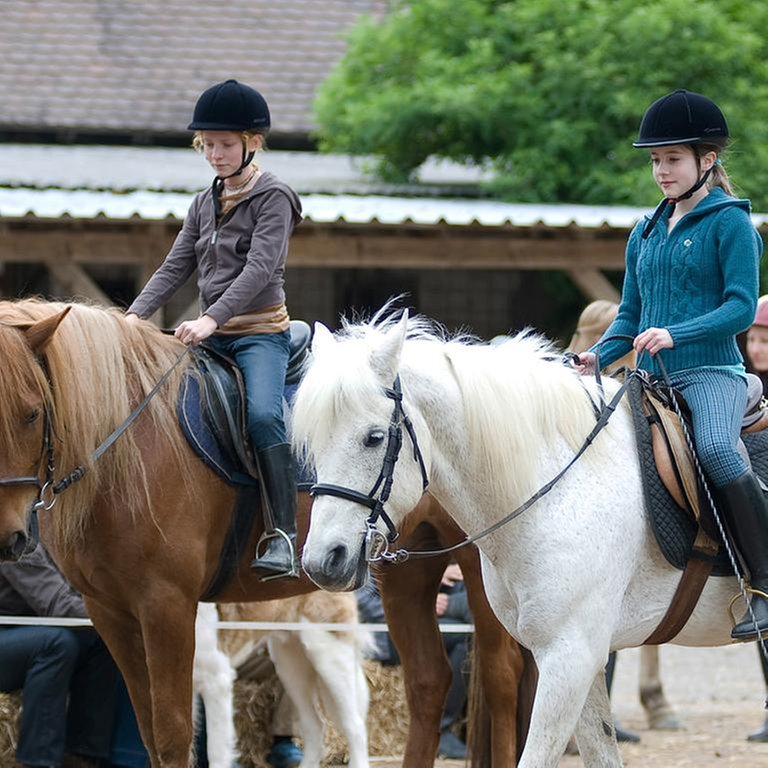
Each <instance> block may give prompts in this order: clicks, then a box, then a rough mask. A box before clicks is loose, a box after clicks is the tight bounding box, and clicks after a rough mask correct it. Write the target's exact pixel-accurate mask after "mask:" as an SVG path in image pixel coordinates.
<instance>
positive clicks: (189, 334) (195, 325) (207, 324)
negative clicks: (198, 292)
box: [173, 315, 219, 345]
mask: <svg viewBox="0 0 768 768" xmlns="http://www.w3.org/2000/svg"><path fill="white" fill-rule="evenodd" d="M218 327H219V324H218V323H217V322H216V321H215V320H214V319H213V318H212V317H210V316H209V315H203V316H202V317H198V318H197V320H185V321H184V322H183V323H181V325H179V327H178V328H177V329H176V331H175V333H174V334H173V335H174V336H175V337H176V338H177V339H179V341H182V342H184V344H188V345H189V344H199V343H200V342H201V341H204V340H205V339H207V338H208V337H209V336H210V335H211V334H212V333H213V332H214V331H215V330H216V329H217V328H218Z"/></svg>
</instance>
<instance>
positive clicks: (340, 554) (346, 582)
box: [301, 543, 368, 592]
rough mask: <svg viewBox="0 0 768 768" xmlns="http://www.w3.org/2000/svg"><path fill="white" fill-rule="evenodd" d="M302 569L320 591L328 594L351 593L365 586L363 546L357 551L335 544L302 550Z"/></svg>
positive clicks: (366, 566)
mask: <svg viewBox="0 0 768 768" xmlns="http://www.w3.org/2000/svg"><path fill="white" fill-rule="evenodd" d="M301 566H302V568H303V569H304V570H305V571H306V573H307V575H308V576H309V578H310V579H312V581H313V582H314V583H315V584H317V586H318V587H320V588H321V589H325V590H328V591H329V592H351V591H353V590H355V589H358V588H359V587H362V586H363V584H365V580H366V577H367V574H368V563H367V562H366V559H365V553H364V544H363V545H362V546H361V547H360V549H359V550H357V551H354V550H351V549H350V548H349V547H348V546H347V545H346V544H341V543H339V544H336V545H334V546H332V547H330V548H327V549H321V550H318V551H317V555H316V556H315V554H314V552H313V551H308V550H307V549H306V548H305V549H304V556H303V558H302V561H301Z"/></svg>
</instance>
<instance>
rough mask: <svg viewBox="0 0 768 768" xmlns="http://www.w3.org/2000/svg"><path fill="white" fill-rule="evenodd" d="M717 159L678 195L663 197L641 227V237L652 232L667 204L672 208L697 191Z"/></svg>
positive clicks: (644, 237)
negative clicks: (642, 227) (643, 226)
mask: <svg viewBox="0 0 768 768" xmlns="http://www.w3.org/2000/svg"><path fill="white" fill-rule="evenodd" d="M719 162H720V161H719V160H716V161H715V162H714V163H713V165H712V167H711V168H709V169H708V170H706V171H704V173H703V174H702V176H701V178H700V179H699V180H698V181H697V182H696V183H695V184H694V185H693V186H692V187H691V188H690V189H689V190H688V191H687V192H684V193H683V194H682V195H680V197H665V198H664V199H663V200H662V201H661V202H660V203H659V204H658V205H657V206H656V210H655V211H654V212H653V216H651V219H650V221H649V222H648V223H647V224H646V225H645V229H643V235H642V239H643V240H646V239H647V238H648V236H649V235H650V234H651V232H653V228H654V227H655V226H656V223H657V222H658V220H659V219H660V218H661V215H662V214H663V213H664V211H665V210H666V209H667V206H668V205H671V206H672V207H673V208H674V206H675V205H677V203H679V202H680V201H681V200H688V198H690V197H693V194H694V193H695V192H698V191H699V190H700V189H701V188H702V187H703V186H704V185H705V184H706V183H707V179H708V178H709V176H710V174H711V173H712V171H713V170H714V167H715V165H717V163H719Z"/></svg>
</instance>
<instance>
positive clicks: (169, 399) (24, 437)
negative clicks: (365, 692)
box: [0, 299, 520, 768]
mask: <svg viewBox="0 0 768 768" xmlns="http://www.w3.org/2000/svg"><path fill="white" fill-rule="evenodd" d="M184 351H185V348H184V347H183V346H182V345H181V344H180V343H179V342H178V341H177V340H176V339H174V338H173V337H169V336H165V335H163V334H162V333H161V332H160V331H159V330H157V329H156V328H154V327H153V326H152V325H151V324H149V323H142V324H139V325H137V326H133V325H131V324H129V323H126V322H125V321H124V319H123V315H122V313H120V312H119V311H117V310H114V309H105V308H99V307H91V306H86V305H82V304H63V303H54V302H45V301H40V300H33V299H28V300H21V301H15V302H0V368H1V369H2V376H0V402H1V403H2V409H0V558H3V559H17V558H19V557H20V556H21V555H22V554H23V552H24V549H25V547H26V546H27V544H28V533H27V530H28V524H29V515H30V510H31V509H32V507H37V508H38V509H39V513H38V516H39V518H40V523H41V529H42V531H43V535H44V536H45V539H46V543H47V545H48V546H49V547H50V549H51V551H52V553H53V555H54V557H55V559H56V561H57V563H58V564H59V566H60V567H61V569H62V571H63V572H64V574H65V575H66V577H67V578H68V579H69V580H70V581H71V582H72V583H73V584H74V585H75V587H76V588H77V589H79V590H80V591H81V592H82V593H83V595H84V597H85V602H86V605H87V608H88V612H89V615H90V616H91V618H92V620H93V623H94V625H95V626H96V628H97V630H98V631H99V633H100V634H101V636H102V637H103V638H104V640H105V641H106V643H107V645H108V647H109V649H110V651H111V652H112V654H113V656H114V658H115V660H116V661H117V664H118V665H119V667H120V669H121V671H122V673H123V675H124V677H125V680H126V683H127V686H128V689H129V692H130V695H131V699H132V701H133V704H134V707H135V710H136V715H137V718H138V721H139V727H140V730H141V734H142V738H143V740H144V742H145V744H146V746H147V749H148V752H149V754H150V756H151V761H152V766H153V768H159V766H163V767H164V768H187V766H188V764H189V755H190V744H191V740H192V722H191V713H192V662H193V654H194V625H195V614H196V605H197V602H198V600H199V599H200V597H201V596H202V595H203V594H204V593H205V591H206V589H207V587H208V585H209V584H210V583H211V581H212V579H213V576H214V574H215V573H216V571H217V568H218V563H219V555H220V552H221V550H222V545H223V543H224V540H225V535H226V531H227V528H228V525H229V523H230V518H231V513H232V509H233V506H234V504H235V499H236V489H235V488H233V487H232V486H230V485H228V484H226V483H225V482H224V481H222V480H221V479H220V478H219V477H218V476H217V475H216V474H214V473H213V472H212V471H210V470H209V469H207V468H206V467H205V466H204V465H203V464H202V463H201V462H199V461H198V460H197V458H196V457H195V455H194V454H193V453H192V451H191V449H190V448H189V447H188V444H187V442H186V440H185V439H184V437H183V435H182V433H181V431H180V429H179V427H178V424H177V418H176V402H177V397H178V392H179V387H180V385H181V381H182V377H183V376H184V373H185V370H186V369H187V368H188V367H189V365H190V362H189V360H190V358H189V357H186V358H185V356H184ZM168 372H170V373H168ZM164 374H167V378H166V379H165V381H164V384H163V386H162V388H160V389H159V390H158V391H157V394H156V395H155V396H154V397H153V398H152V399H151V401H150V402H149V405H148V406H147V407H146V409H145V410H144V411H142V412H141V413H140V414H139V415H138V416H137V418H136V419H135V421H134V422H133V423H132V424H131V426H130V428H128V429H127V430H126V431H125V432H123V433H122V434H121V435H120V437H119V438H118V439H117V440H116V441H115V442H114V443H113V444H112V445H111V446H110V447H109V448H108V450H106V451H105V452H104V453H103V455H100V456H98V455H97V458H96V459H94V451H95V450H96V449H97V447H98V446H101V445H102V443H103V441H104V440H105V438H107V436H108V435H110V434H111V433H112V432H113V430H115V428H116V427H117V426H118V425H120V424H122V423H123V422H125V420H126V419H127V418H128V417H129V415H130V414H131V411H132V409H134V408H135V407H136V406H137V403H139V402H141V401H142V399H143V398H144V397H145V396H146V394H147V393H148V392H149V391H150V390H151V389H152V388H153V386H154V385H155V383H156V382H158V381H159V380H160V379H161V378H162V377H163V376H164ZM77 468H81V469H80V470H77V471H74V470H76V469H77ZM68 483H69V484H68ZM54 489H55V490H54ZM54 504H55V506H54ZM310 506H311V500H310V497H309V496H308V495H307V494H300V497H299V511H298V528H299V537H300V540H301V541H303V539H304V537H305V536H306V532H307V529H308V522H309V509H310ZM433 512H434V510H432V511H431V512H430V513H429V515H428V517H430V525H429V526H428V527H427V529H429V527H431V528H432V529H434V530H440V528H441V525H442V524H441V523H440V521H439V515H435V514H433ZM425 525H426V524H425ZM420 531H421V529H419V528H417V529H416V531H414V532H413V533H411V534H410V535H406V537H405V538H406V541H412V540H413V539H412V537H413V536H416V537H418V536H420V535H422V533H420ZM261 533H262V524H261V521H256V523H255V525H254V526H253V530H252V532H251V534H250V537H249V540H248V541H244V542H242V548H241V550H240V551H241V557H240V558H239V566H238V569H237V572H236V574H235V575H234V578H232V579H230V581H229V582H228V583H227V584H226V585H225V586H224V587H223V589H222V590H221V591H220V592H219V593H218V594H216V595H215V598H214V599H215V600H217V601H219V602H246V601H255V600H273V599H277V598H282V597H288V596H291V595H296V594H300V593H303V592H307V591H309V590H312V589H315V588H316V587H315V586H314V585H313V584H312V583H311V582H310V581H309V580H308V579H307V578H306V577H305V576H304V575H302V576H301V578H299V579H295V580H293V579H287V580H278V581H268V582H263V581H261V580H260V579H259V576H258V575H257V574H256V573H254V572H253V571H251V570H250V568H249V562H250V559H251V557H252V554H253V551H254V546H255V543H256V541H257V539H258V537H259V536H260V534H261ZM454 533H455V529H452V528H449V533H448V536H449V537H453V535H454ZM461 557H462V562H461V565H462V568H463V569H464V573H465V577H466V579H467V586H468V589H469V591H470V596H471V597H470V599H471V600H472V607H473V609H474V611H475V616H476V620H477V626H478V633H477V646H478V650H479V652H480V653H481V654H483V655H484V661H483V662H482V664H483V667H484V670H485V668H486V667H487V669H488V670H489V671H490V670H493V671H492V672H491V673H490V674H486V675H485V683H486V687H487V689H488V690H489V692H490V695H489V699H488V700H489V704H490V706H491V708H492V711H493V719H494V723H498V724H499V727H497V728H494V733H495V737H494V749H495V753H494V764H496V765H498V766H502V765H504V766H507V765H513V764H514V752H515V736H514V733H515V731H514V728H513V727H512V714H511V713H512V712H514V708H515V691H516V685H517V679H516V675H517V674H518V672H519V670H520V660H519V655H518V654H519V651H518V649H517V647H516V646H515V645H514V643H512V642H511V641H510V640H509V639H508V637H507V635H506V633H505V632H504V631H503V630H502V629H501V627H500V625H499V624H498V622H497V621H496V619H495V618H494V617H493V614H492V613H491V611H490V609H489V607H488V605H487V603H486V602H485V598H484V595H483V593H482V587H481V583H480V576H479V569H478V562H477V556H476V554H473V553H470V552H469V551H467V553H466V555H465V554H462V556H461ZM442 567H443V563H442V562H441V561H439V560H422V561H418V562H417V561H414V562H412V563H408V564H406V565H405V566H403V567H402V569H401V570H399V571H395V569H392V574H388V575H387V576H386V577H385V579H384V599H385V601H386V605H387V611H388V617H389V620H390V621H391V623H392V632H393V635H394V637H395V640H396V643H397V645H398V648H399V651H400V654H401V657H402V660H403V665H404V668H405V672H406V674H407V676H408V677H409V678H410V679H409V680H408V688H409V696H408V698H409V702H410V705H411V710H412V722H411V728H410V732H409V736H408V746H407V750H406V758H405V761H404V764H405V765H407V766H419V767H421V766H430V765H432V764H433V761H434V756H435V751H436V746H437V739H438V730H439V719H440V712H441V709H442V700H443V695H444V693H445V691H446V690H447V687H448V677H449V674H450V673H449V671H448V664H447V662H446V661H445V659H444V654H443V651H442V644H441V643H440V639H439V637H437V635H436V634H435V632H434V631H433V630H434V628H433V626H432V618H431V617H432V614H433V613H434V598H435V592H436V591H437V585H438V581H439V577H438V574H439V573H440V572H441V569H442ZM409 574H410V575H409ZM486 654H487V655H488V658H486V656H485V655H486ZM417 689H418V693H416V691H417Z"/></svg>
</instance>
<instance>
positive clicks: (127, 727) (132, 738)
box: [109, 677, 149, 768]
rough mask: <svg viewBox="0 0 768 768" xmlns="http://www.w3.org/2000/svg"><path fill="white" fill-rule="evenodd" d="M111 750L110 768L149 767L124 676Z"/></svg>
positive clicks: (118, 692)
mask: <svg viewBox="0 0 768 768" xmlns="http://www.w3.org/2000/svg"><path fill="white" fill-rule="evenodd" d="M111 752H112V754H111V756H110V760H109V766H110V768H149V755H148V754H147V750H146V749H145V748H144V744H143V742H142V740H141V735H140V734H139V725H138V723H137V722H136V714H135V713H134V711H133V706H132V704H131V699H130V697H129V696H128V691H127V689H126V687H125V683H124V682H123V679H122V677H121V678H120V682H119V685H118V688H117V709H116V712H115V728H114V730H113V731H112V749H111Z"/></svg>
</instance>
